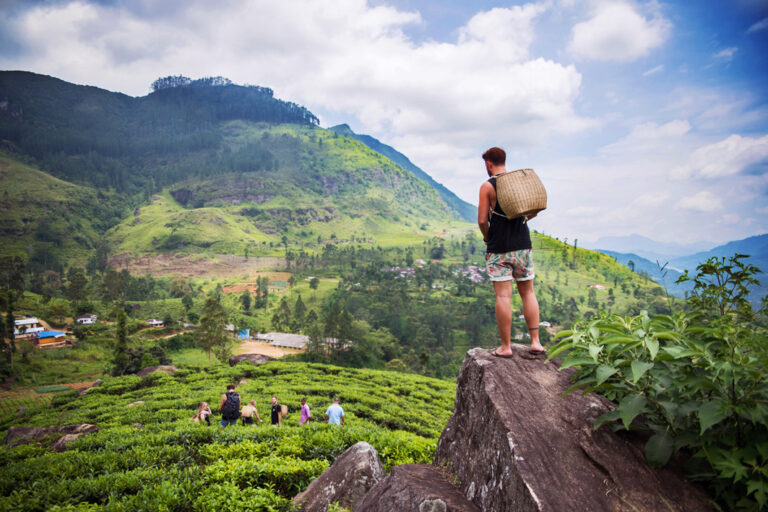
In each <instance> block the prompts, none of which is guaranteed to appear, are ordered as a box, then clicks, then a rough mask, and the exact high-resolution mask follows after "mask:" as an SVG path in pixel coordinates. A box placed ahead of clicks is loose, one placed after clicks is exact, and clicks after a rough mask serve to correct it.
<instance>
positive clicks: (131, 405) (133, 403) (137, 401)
mask: <svg viewBox="0 0 768 512" xmlns="http://www.w3.org/2000/svg"><path fill="white" fill-rule="evenodd" d="M143 403H144V400H136V401H135V402H131V403H129V404H128V405H126V407H133V406H134V405H141V404H143Z"/></svg>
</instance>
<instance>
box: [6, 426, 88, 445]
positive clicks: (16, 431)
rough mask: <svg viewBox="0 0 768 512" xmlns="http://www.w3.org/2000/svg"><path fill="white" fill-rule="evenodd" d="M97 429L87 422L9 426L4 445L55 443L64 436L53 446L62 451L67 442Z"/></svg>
mask: <svg viewBox="0 0 768 512" xmlns="http://www.w3.org/2000/svg"><path fill="white" fill-rule="evenodd" d="M98 431H99V427H97V426H96V425H91V424H89V423H82V424H80V425H61V426H53V427H11V428H9V429H8V432H7V433H6V435H5V445H6V446H7V447H8V448H13V447H14V446H19V445H21V444H29V443H34V442H46V444H47V443H53V445H56V443H57V442H58V441H59V440H61V439H63V438H64V437H66V440H64V441H63V442H62V443H60V444H59V445H57V446H56V448H54V449H56V450H57V451H62V450H63V449H66V445H67V443H70V442H72V441H74V440H75V439H77V438H79V437H82V436H84V435H85V434H92V433H93V432H98ZM52 448H53V446H52Z"/></svg>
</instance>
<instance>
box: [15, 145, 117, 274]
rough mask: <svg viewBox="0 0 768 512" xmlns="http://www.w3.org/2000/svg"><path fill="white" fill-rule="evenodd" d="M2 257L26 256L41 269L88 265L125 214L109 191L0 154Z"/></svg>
mask: <svg viewBox="0 0 768 512" xmlns="http://www.w3.org/2000/svg"><path fill="white" fill-rule="evenodd" d="M0 184H2V192H0V194H1V195H0V240H2V244H1V245H0V254H4V255H10V254H26V255H28V256H29V258H30V260H31V261H32V263H33V264H39V265H40V266H42V267H45V266H46V265H48V264H50V263H52V261H53V260H54V259H55V260H57V261H79V262H81V263H82V262H84V261H85V259H86V258H87V255H88V254H89V253H90V252H91V250H92V249H93V248H94V247H95V246H96V243H97V241H98V239H99V238H100V237H101V235H102V234H103V233H104V231H106V230H107V229H108V228H109V227H111V226H112V225H114V224H116V223H117V222H118V221H119V219H120V216H121V214H122V205H121V204H120V201H119V200H118V197H117V196H116V195H115V194H113V193H110V192H104V191H100V190H96V189H94V188H90V187H85V186H79V185H73V184H72V183H68V182H66V181H62V180H60V179H57V178H54V177H53V176H51V175H50V174H47V173H45V172H42V171H40V170H38V169H36V168H34V167H32V166H30V165H26V164H24V163H22V162H20V161H18V160H16V159H14V158H12V157H11V156H10V155H8V154H6V153H0Z"/></svg>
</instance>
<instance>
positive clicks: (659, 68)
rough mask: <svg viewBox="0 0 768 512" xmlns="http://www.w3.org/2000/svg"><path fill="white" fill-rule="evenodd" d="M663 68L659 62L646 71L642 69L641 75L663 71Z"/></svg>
mask: <svg viewBox="0 0 768 512" xmlns="http://www.w3.org/2000/svg"><path fill="white" fill-rule="evenodd" d="M663 70H664V64H659V65H658V66H656V67H655V68H651V69H649V70H647V71H644V72H643V76H651V75H655V74H656V73H658V72H660V71H663Z"/></svg>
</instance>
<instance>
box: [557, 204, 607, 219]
mask: <svg viewBox="0 0 768 512" xmlns="http://www.w3.org/2000/svg"><path fill="white" fill-rule="evenodd" d="M599 212H600V208H597V207H595V206H577V207H575V208H569V209H568V210H566V212H565V213H566V214H567V215H570V216H571V217H594V216H595V215H597V214H598V213H599Z"/></svg>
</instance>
